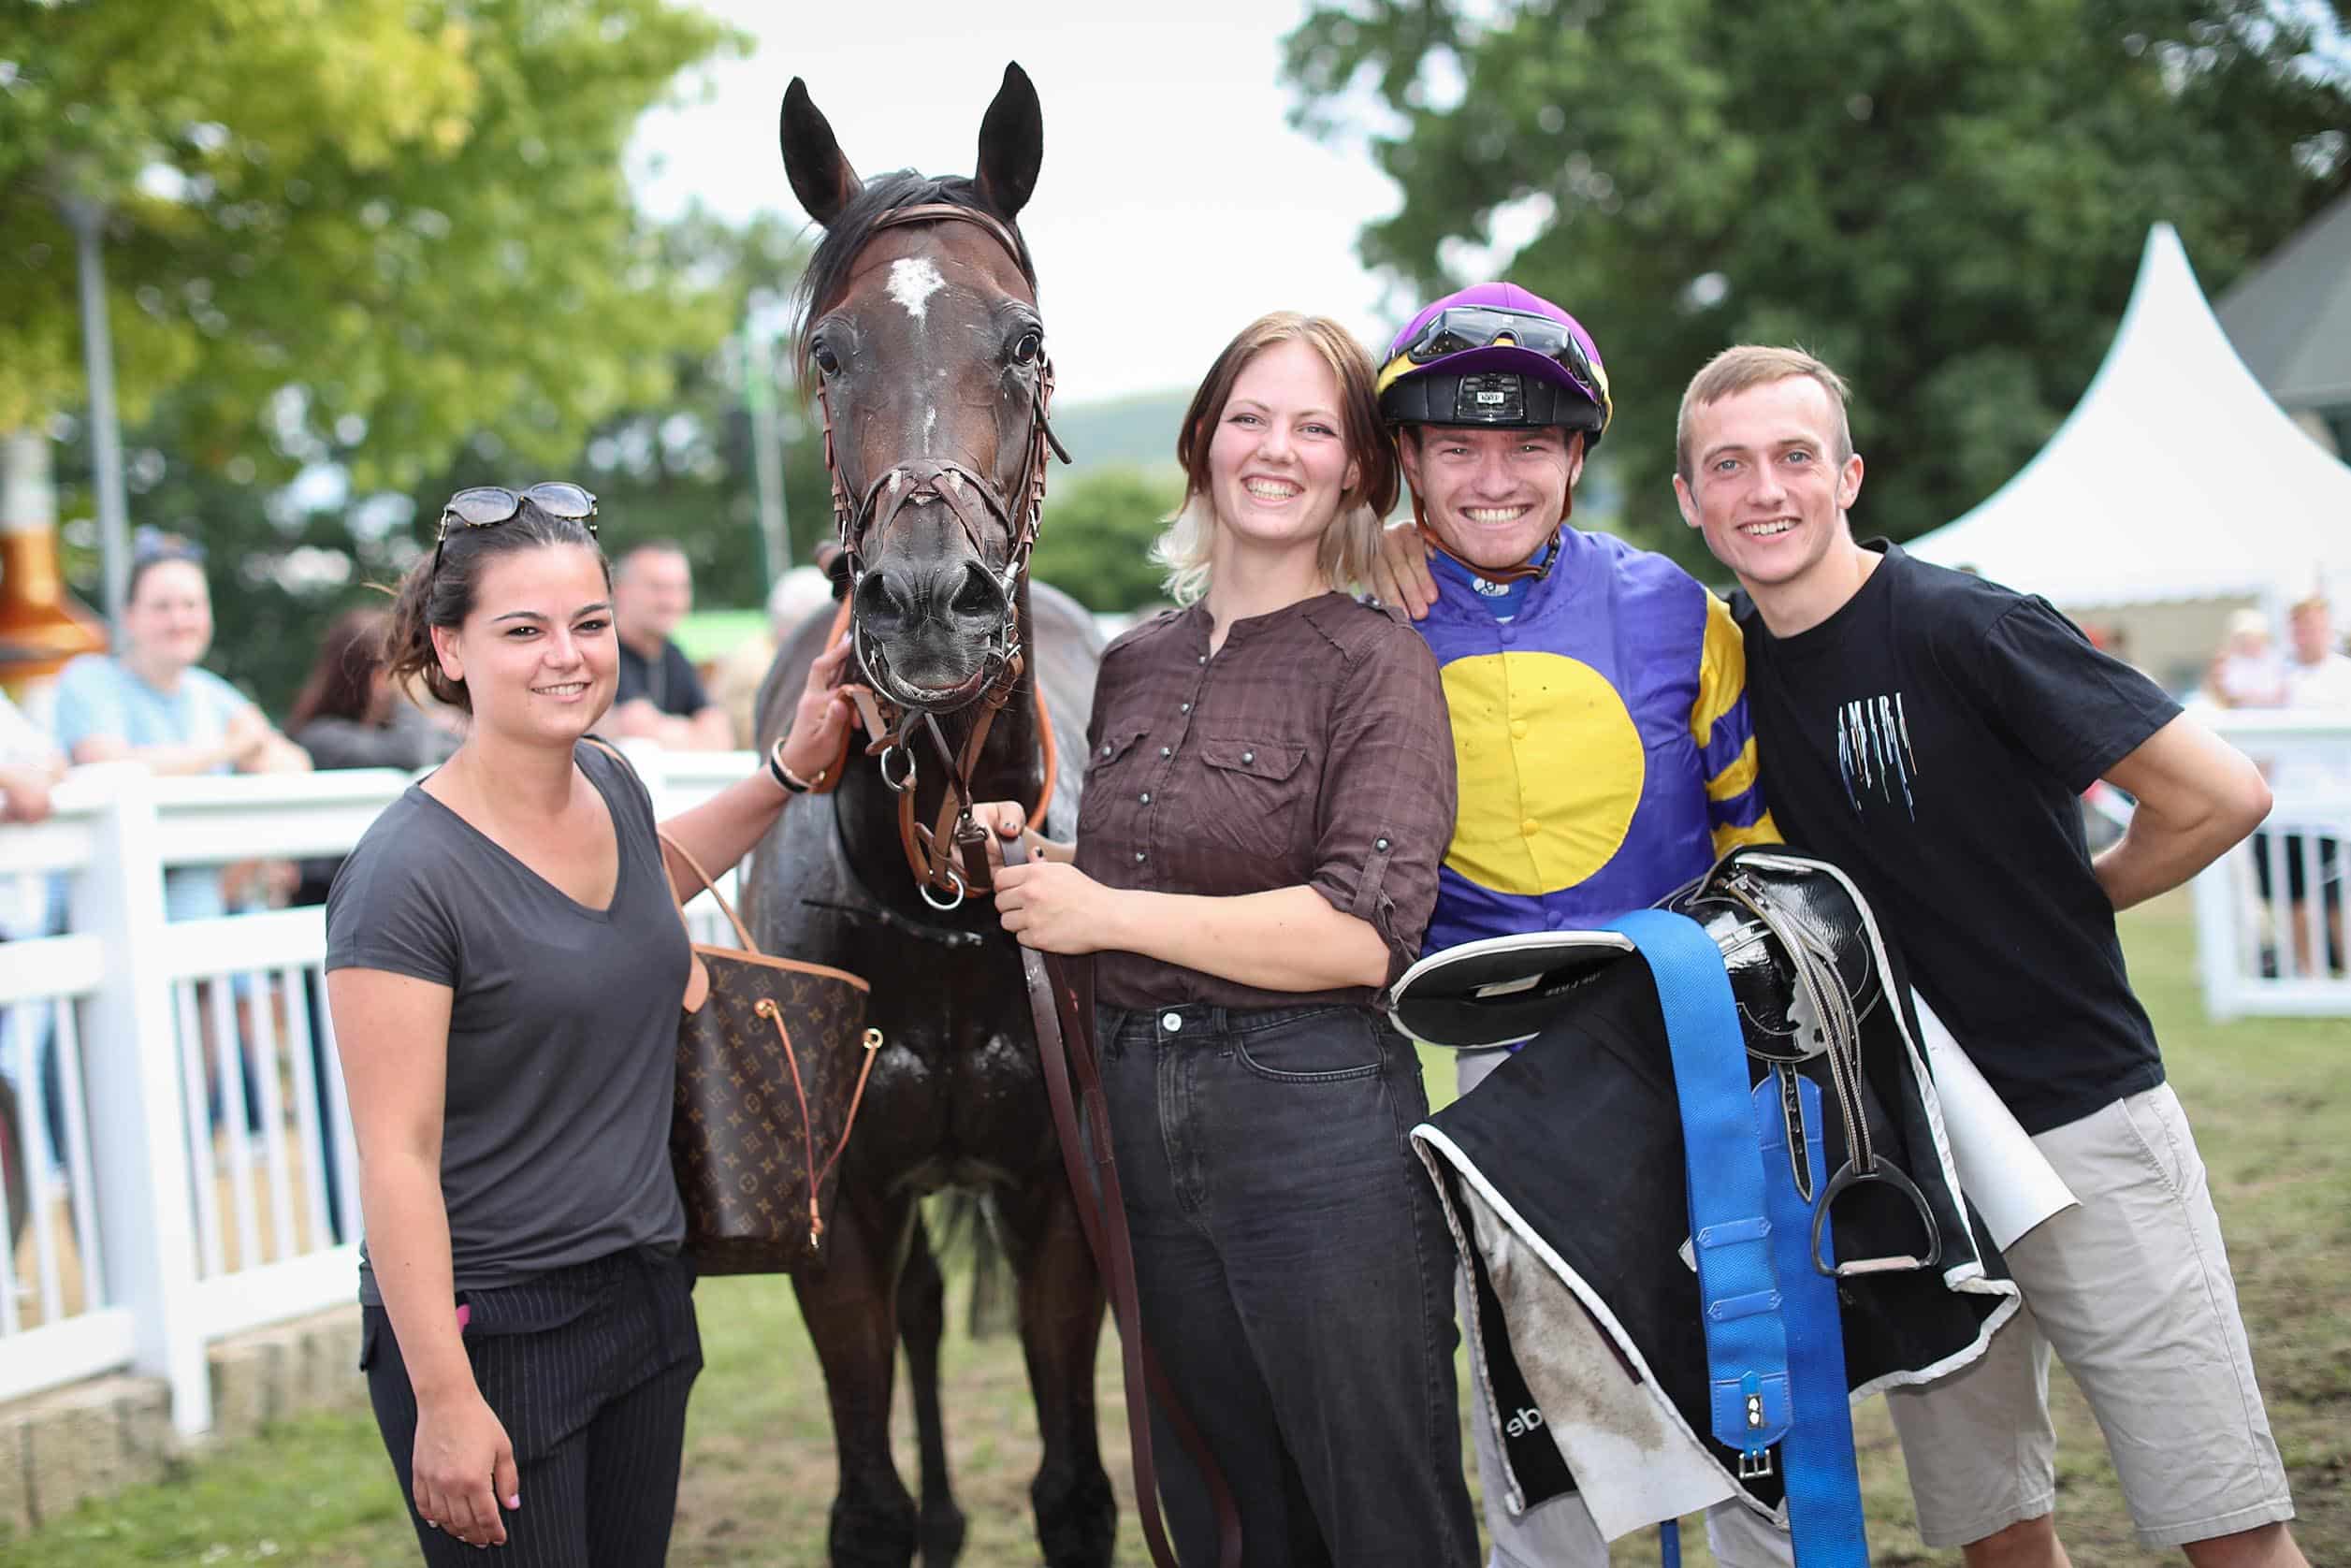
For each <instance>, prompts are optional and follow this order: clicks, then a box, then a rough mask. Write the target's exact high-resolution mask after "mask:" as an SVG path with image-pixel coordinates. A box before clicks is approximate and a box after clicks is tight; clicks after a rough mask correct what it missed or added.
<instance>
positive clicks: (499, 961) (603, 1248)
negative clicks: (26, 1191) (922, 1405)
mask: <svg viewBox="0 0 2351 1568" xmlns="http://www.w3.org/2000/svg"><path fill="white" fill-rule="evenodd" d="M594 518H595V499H594V498H593V497H592V496H590V495H588V492H587V491H585V490H583V489H580V488H579V487H578V486H573V485H540V486H533V487H532V488H531V489H530V490H529V491H526V492H521V493H516V492H515V491H511V490H503V489H477V490H466V491H460V492H459V493H458V494H457V497H456V498H454V499H453V500H452V501H451V502H450V504H449V506H448V508H447V509H446V510H444V511H443V515H442V519H441V535H442V540H441V544H440V545H439V547H438V548H436V550H435V552H434V555H433V558H432V559H430V560H429V561H427V562H424V563H421V564H420V565H419V566H418V567H417V568H416V570H415V571H414V573H411V574H410V576H409V578H408V580H407V582H406V583H405V584H404V585H403V586H402V588H401V591H400V597H399V604H398V606H397V608H396V609H395V611H394V616H393V625H392V630H391V633H390V637H389V643H388V654H389V657H388V664H389V670H390V674H391V675H392V676H393V678H394V679H396V680H401V679H405V678H407V677H408V676H410V675H420V676H422V678H423V679H424V680H425V682H426V684H427V686H428V689H429V690H431V691H432V694H433V695H434V696H435V697H437V698H439V699H440V700H441V701H443V702H445V703H450V704H455V705H457V706H458V707H461V708H464V709H465V710H466V711H468V712H469V713H470V714H471V715H472V725H471V728H470V730H469V732H468V733H467V737H466V740H465V743H464V745H462V746H461V747H459V748H457V752H456V753H455V754H454V755H453V756H452V757H450V759H449V761H448V762H446V763H445V764H443V766H442V767H441V768H440V769H439V770H438V771H436V772H435V773H433V774H432V775H431V776H430V777H427V778H426V779H424V780H423V781H422V782H421V783H418V784H416V785H414V786H412V787H411V788H410V789H409V791H408V792H407V793H406V794H405V795H403V796H402V797H401V798H400V799H399V801H397V802H395V803H394V804H393V805H392V806H390V807H388V808H387V809H386V810H385V812H384V814H383V816H382V817H380V818H379V819H378V820H376V822H375V824H374V825H373V826H372V827H370V829H369V830H368V834H367V836H366V837H364V838H363V839H361V840H360V842H359V844H358V846H357V848H356V849H354V850H353V851H352V853H351V856H350V858H349V859H348V861H346V862H345V864H344V865H343V868H342V871H341V874H340V875H339V876H338V877H337V878H336V879H335V885H334V889H333V892H332V893H330V894H329V896H328V899H327V970H328V972H329V973H328V980H327V992H328V999H329V1003H330V1006H331V1008H332V1010H333V1017H334V1025H335V1036H336V1043H337V1047H338V1049H339V1050H340V1051H341V1055H342V1063H343V1077H344V1081H345V1082H346V1084H347V1085H348V1088H349V1091H350V1096H351V1111H352V1125H353V1128H354V1130H355V1132H356V1136H357V1139H358V1145H359V1156H360V1179H359V1195H360V1203H361V1207H362V1210H363V1212H364V1213H365V1215H366V1219H367V1230H368V1243H367V1247H366V1250H365V1252H364V1254H363V1258H362V1262H361V1265H360V1299H361V1301H362V1303H363V1312H364V1314H365V1320H364V1330H363V1331H364V1335H365V1341H364V1345H363V1349H362V1353H361V1359H362V1362H363V1364H364V1365H365V1366H366V1368H367V1372H368V1379H369V1389H370V1396H371V1398H372V1400H373V1401H374V1405H375V1411H376V1419H377V1424H378V1425H379V1427H380V1428H381V1429H382V1430H383V1433H384V1439H385V1447H386V1448H387V1449H388V1450H389V1452H390V1455H391V1459H392V1463H393V1467H394V1469H395V1470H396V1471H397V1472H398V1474H399V1477H400V1481H401V1484H402V1486H403V1487H404V1488H406V1489H407V1491H408V1493H409V1498H410V1501H411V1503H412V1505H413V1507H414V1520H415V1524H416V1532H417V1539H418V1540H419V1541H420V1542H421V1543H422V1545H423V1548H424V1554H425V1560H426V1561H428V1562H468V1561H473V1560H472V1558H471V1557H470V1556H468V1555H465V1552H466V1550H468V1549H470V1548H472V1547H475V1546H490V1545H509V1544H511V1545H515V1546H524V1547H526V1548H528V1549H527V1550H526V1552H525V1560H526V1561H530V1562H532V1563H541V1562H544V1563H564V1564H589V1563H594V1564H612V1565H614V1568H619V1565H623V1564H628V1565H634V1564H640V1563H644V1564H652V1563H658V1562H660V1561H661V1560H662V1557H663V1555H664V1553H665V1552H666V1550H667V1546H668V1540H669V1531H670V1521H671V1518H672V1517H673V1516H674V1514H675V1503H676V1490H677V1471H678V1459H679V1453H680V1449H681V1447H682V1445H683V1442H684V1436H685V1411H686V1396H687V1391H688V1389H689V1387H691V1385H692V1382H693V1379H694V1375H695V1373H696V1372H698V1371H700V1369H701V1365H702V1352H701V1342H700V1340H699V1338H698V1337H697V1335H696V1333H695V1328H694V1317H693V1303H692V1299H691V1297H690V1296H689V1289H690V1285H691V1280H690V1275H689V1272H688V1270H687V1268H686V1265H685V1263H684V1262H683V1260H682V1259H681V1258H680V1257H679V1256H678V1243H679V1241H680V1240H681V1238H682V1235H683V1230H684V1215H683V1212H682V1210H681V1208H680V1205H679V1202H678V1198H677V1189H676V1186H675V1182H674V1181H673V1180H672V1177H671V1174H670V1164H669V1153H668V1137H669V1121H670V1107H671V1101H672V1095H673V1088H674V1079H675V1054H676V1041H677V1019H678V1011H679V1008H680V1005H681V1003H682V1001H683V998H684V995H685V992H686V985H687V980H688V974H689V966H690V964H691V954H690V952H689V948H688V943H687V938H686V935H685V931H684V928H683V927H682V925H681V924H680V923H679V921H678V918H677V912H676V904H675V900H676V899H677V898H678V897H679V896H680V895H682V894H684V893H689V892H691V891H694V889H696V888H698V887H699V886H700V884H699V883H698V882H696V883H694V884H693V886H692V887H683V886H680V885H678V884H677V883H676V881H675V878H674V877H673V874H672V873H671V872H670V870H669V869H668V868H667V866H666V865H665V864H664V860H663V856H662V853H661V849H660V843H659V840H658V838H657V836H656V828H655V823H654V819H653V808H652V802H651V799H650V797H648V796H647V794H646V791H645V788H644V786H643V785H642V784H641V783H639V782H638V780H637V778H636V776H635V774H634V773H633V772H632V771H631V769H630V768H629V766H628V765H627V764H626V763H625V762H622V761H620V760H619V758H618V757H617V754H615V753H612V752H610V751H608V750H606V749H603V748H601V747H600V746H599V745H598V744H597V743H595V742H592V741H590V740H588V738H587V737H588V732H589V730H590V728H591V727H592V726H593V725H594V724H595V723H596V722H597V721H598V720H599V719H601V718H602V716H603V714H604V711H605V709H606V708H607V707H609V706H610V705H611V703H612V697H613V690H614V685H615V670H616V666H617V642H616V639H615V637H614V633H613V620H612V606H611V588H612V579H611V573H610V570H609V568H608V566H607V564H606V562H605V559H604V557H603V554H602V551H601V550H600V549H599V548H598V546H597V543H596V539H595V523H594ZM846 651H847V649H846V644H844V646H842V647H839V648H835V649H834V650H832V652H830V653H829V654H828V655H827V656H826V657H824V658H823V659H820V660H819V661H817V663H816V666H815V668H814V669H812V670H811V671H810V673H809V677H808V686H807V690H806V691H805V693H804V695H803V697H802V699H801V703H800V707H799V711H798V713H797V715H796V716H795V719H794V722H793V724H792V730H791V741H790V743H789V746H786V745H784V744H781V743H779V744H778V746H777V747H776V748H775V749H774V750H773V751H772V752H771V753H770V755H769V758H768V761H767V765H766V766H764V767H762V768H761V769H759V770H758V771H757V772H755V773H754V774H753V775H752V777H748V778H746V779H744V780H743V781H742V782H740V783H738V784H735V785H733V787H731V788H730V789H728V790H726V791H723V792H722V793H720V794H719V795H718V796H717V797H715V798H714V799H712V800H710V801H708V802H706V803H705V804H704V805H702V806H697V807H695V808H694V809H693V810H691V811H689V812H686V813H684V814H682V815H680V816H678V817H675V818H673V819H672V820H670V821H668V822H667V823H665V824H663V825H662V828H661V831H664V832H666V833H668V834H669V835H671V836H672V837H674V838H675V839H676V840H677V841H678V843H679V844H680V845H682V846H683V847H684V848H685V849H688V850H689V852H690V853H691V854H692V855H693V856H694V858H696V859H697V860H699V861H701V862H702V863H703V864H704V865H708V866H714V867H715V866H728V865H733V864H734V863H735V862H736V861H737V860H739V859H741V858H742V856H743V854H744V852H745V851H747V849H750V847H751V846H752V844H754V843H755V842H757V840H758V839H759V837H760V836H761V835H762V834H763V833H765V832H766V830H767V828H768V826H769V825H770V824H771V823H772V822H774V820H776V813H777V812H778V811H779V810H780V809H782V807H783V806H784V805H785V803H786V802H788V801H789V800H790V799H791V795H792V794H793V793H795V792H798V791H801V790H804V789H805V788H806V787H807V784H806V782H805V781H804V778H803V774H804V773H805V774H808V775H817V774H818V770H819V769H820V768H821V767H823V766H824V765H825V764H826V762H828V761H829V760H830V759H831V758H832V757H833V756H834V754H835V752H836V750H837V749H838V748H839V746H840V744H841V742H842V741H843V739H844V737H845V734H846V731H847V726H848V723H849V713H850V712H851V708H850V706H849V700H848V698H847V696H846V695H845V693H844V692H843V691H842V690H836V689H834V688H833V687H832V684H831V683H832V681H833V679H834V676H835V675H837V674H838V673H839V671H840V668H841V665H842V661H843V660H844V658H845V656H846ZM795 770H798V771H795ZM819 777H820V775H819ZM526 1483H527V1484H526ZM526 1496H527V1498H528V1503H526V1501H525V1499H526Z"/></svg>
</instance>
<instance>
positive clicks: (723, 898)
mask: <svg viewBox="0 0 2351 1568" xmlns="http://www.w3.org/2000/svg"><path fill="white" fill-rule="evenodd" d="M580 738H581V739H582V740H584V741H586V742H587V743H588V745H590V746H592V747H594V748H596V749H597V750H599V751H601V752H602V753H603V754H604V755H605V756H607V757H610V758H611V759H612V760H613V761H614V762H618V763H619V764H620V765H621V766H622V767H624V768H627V769H628V770H629V776H630V777H631V778H634V777H636V775H637V770H636V764H634V763H633V762H630V761H629V759H628V758H627V757H626V756H624V755H622V753H621V750H620V748H618V747H617V746H615V745H613V744H612V743H611V742H610V741H608V740H604V739H602V738H601V737H599V736H596V735H582V736H581V737H580ZM638 782H639V783H643V782H644V781H643V780H642V779H639V780H638ZM653 836H654V837H656V838H658V839H660V841H661V849H663V850H664V851H665V852H668V853H674V854H675V855H676V856H677V858H678V859H679V860H681V861H684V862H685V863H686V869H688V870H689V871H691V872H692V873H693V874H694V875H695V877H696V878H699V879H700V880H701V882H702V886H703V891H704V893H708V894H709V895H710V896H711V897H713V898H715V899H717V900H718V907H719V908H721V909H724V910H725V911H726V914H727V923H728V924H730V925H732V926H733V927H734V935H735V939H736V940H737V941H740V942H741V943H742V944H743V951H745V952H747V953H753V954H756V955H757V956H759V957H761V958H765V957H766V956H767V954H766V953H764V952H762V951H760V945H759V944H758V943H757V942H754V941H752V940H751V933H750V931H749V930H748V929H747V927H745V925H744V923H743V917H742V916H740V915H738V914H736V913H735V912H734V906H733V905H732V904H730V903H728V902H727V895H726V894H725V893H720V892H719V891H718V883H716V882H714V881H712V880H711V879H710V873H709V872H707V871H704V869H703V868H702V862H700V861H698V860H696V859H695V858H694V852H693V851H692V850H691V849H687V848H686V846H685V845H683V844H680V843H679V842H678V841H677V840H676V839H675V838H672V837H671V836H670V835H668V834H666V833H663V832H662V831H661V830H660V827H658V826H656V827H655V828H654V830H653ZM691 902H693V894H691V893H688V894H687V895H686V896H685V897H684V898H681V899H679V900H678V901H677V918H678V921H679V922H681V923H683V922H684V921H685V919H686V906H687V905H688V904H690V903H691ZM687 929H688V932H689V935H690V934H691V931H692V927H690V926H689V927H688V928H687Z"/></svg>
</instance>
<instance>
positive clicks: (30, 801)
mask: <svg viewBox="0 0 2351 1568" xmlns="http://www.w3.org/2000/svg"><path fill="white" fill-rule="evenodd" d="M63 777H65V753H64V752H63V751H61V750H59V749H58V748H57V743H56V742H55V741H53V740H51V739H50V737H49V736H48V735H47V734H46V733H44V732H43V731H42V729H41V727H40V726H39V725H37V724H36V723H34V722H33V721H32V720H31V719H27V718H25V717H24V714H23V712H22V709H20V708H19V707H18V706H17V705H16V704H14V703H13V702H10V701H9V700H8V697H7V693H6V692H0V821H5V822H37V821H39V820H41V819H42V818H44V817H47V816H48V815H49V790H50V786H51V785H52V784H54V783H56V782H57V781H58V780H59V779H60V778H63ZM0 927H5V928H6V929H7V930H8V931H10V932H13V933H15V934H17V935H20V936H21V935H22V933H23V930H24V925H23V923H22V922H21V921H19V920H17V919H16V918H14V908H13V906H0Z"/></svg>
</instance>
